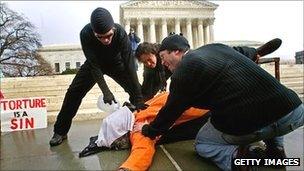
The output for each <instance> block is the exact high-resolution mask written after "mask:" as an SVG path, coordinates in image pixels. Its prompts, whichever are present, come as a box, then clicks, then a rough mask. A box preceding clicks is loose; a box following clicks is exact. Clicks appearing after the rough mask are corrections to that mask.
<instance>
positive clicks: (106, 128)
mask: <svg viewBox="0 0 304 171" xmlns="http://www.w3.org/2000/svg"><path fill="white" fill-rule="evenodd" d="M134 122H135V116H134V114H133V113H132V112H131V111H130V110H129V108H128V107H126V106H124V107H122V108H120V109H118V110H116V111H115V112H113V113H111V114H110V115H108V116H107V117H106V118H104V119H103V120H102V123H101V127H100V130H99V134H98V139H97V140H96V144H97V146H99V147H101V146H105V147H110V146H111V144H112V143H113V142H114V141H115V140H116V139H117V138H119V137H121V136H123V135H124V134H126V133H127V132H128V131H132V129H133V125H134Z"/></svg>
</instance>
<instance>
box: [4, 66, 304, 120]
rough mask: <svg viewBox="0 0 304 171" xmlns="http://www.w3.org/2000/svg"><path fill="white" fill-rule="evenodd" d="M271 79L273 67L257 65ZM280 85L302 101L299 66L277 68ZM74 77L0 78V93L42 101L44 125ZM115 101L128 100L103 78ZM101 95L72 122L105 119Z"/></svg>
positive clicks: (95, 93)
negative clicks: (99, 101) (99, 105)
mask: <svg viewBox="0 0 304 171" xmlns="http://www.w3.org/2000/svg"><path fill="white" fill-rule="evenodd" d="M261 67H263V68H264V69H266V70H267V71H268V72H269V73H271V74H272V75H274V65H269V64H267V65H266V64H264V65H261ZM280 68H281V70H280V75H281V82H282V83H283V84H284V85H286V86H287V87H289V88H291V89H293V90H295V91H296V92H297V93H298V94H299V96H300V97H301V98H302V100H303V93H304V88H303V78H304V77H303V65H281V66H280ZM138 75H139V80H140V82H142V66H141V67H140V68H139V71H138ZM74 76H75V75H56V76H41V77H26V78H25V77H19V78H2V79H1V91H2V92H3V94H4V96H5V98H23V97H39V96H40V97H46V98H47V111H48V121H49V122H54V121H55V119H56V116H57V114H58V112H59V110H60V108H61V105H62V101H63V98H64V95H65V93H66V90H67V88H68V86H69V85H70V83H71V82H72V80H73V78H74ZM105 79H106V81H107V83H108V85H109V87H110V89H111V90H112V92H113V93H114V95H115V97H116V99H117V100H118V101H119V102H120V103H121V104H122V103H123V102H124V101H126V100H128V98H129V95H128V94H127V93H125V92H124V91H123V89H122V88H121V87H120V86H119V85H118V84H117V83H116V82H114V81H113V80H112V79H111V78H109V77H105ZM100 94H101V91H100V89H99V87H98V86H97V85H95V86H94V87H93V89H92V90H91V91H89V93H88V94H87V95H86V97H85V98H84V99H83V101H82V104H81V106H80V108H79V110H78V113H77V115H76V117H75V118H74V120H87V119H101V118H103V117H104V116H106V113H103V112H102V111H100V110H99V109H97V105H96V102H97V99H98V97H99V95H100Z"/></svg>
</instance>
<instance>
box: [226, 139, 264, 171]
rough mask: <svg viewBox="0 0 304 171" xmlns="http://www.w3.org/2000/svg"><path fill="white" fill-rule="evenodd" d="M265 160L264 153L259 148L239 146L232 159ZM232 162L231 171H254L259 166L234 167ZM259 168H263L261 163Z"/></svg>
mask: <svg viewBox="0 0 304 171" xmlns="http://www.w3.org/2000/svg"><path fill="white" fill-rule="evenodd" d="M265 158H266V153H265V151H264V150H263V149H262V148H261V147H257V146H250V145H248V146H240V147H239V148H238V149H237V151H236V155H235V157H234V159H262V160H261V162H263V159H265ZM231 162H232V166H231V168H232V170H233V171H250V170H256V169H257V167H259V166H251V165H238V166H236V165H234V162H233V160H232V161H231ZM260 166H263V163H260Z"/></svg>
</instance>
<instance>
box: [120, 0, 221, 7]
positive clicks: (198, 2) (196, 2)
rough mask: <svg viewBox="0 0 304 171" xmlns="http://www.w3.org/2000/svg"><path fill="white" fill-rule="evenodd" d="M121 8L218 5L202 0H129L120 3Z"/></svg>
mask: <svg viewBox="0 0 304 171" xmlns="http://www.w3.org/2000/svg"><path fill="white" fill-rule="evenodd" d="M121 7H122V8H125V9H126V8H137V9H138V8H145V9H146V8H157V9H162V8H209V9H216V8H217V7H218V5H217V4H214V3H211V2H208V1H202V0H191V1H190V0H188V1H174V0H168V1H149V0H142V1H135V0H134V1H129V2H126V3H124V4H122V5H121Z"/></svg>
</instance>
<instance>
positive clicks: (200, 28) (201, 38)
mask: <svg viewBox="0 0 304 171" xmlns="http://www.w3.org/2000/svg"><path fill="white" fill-rule="evenodd" d="M197 30H198V46H202V45H204V34H203V32H204V30H203V21H202V20H201V19H198V22H197Z"/></svg>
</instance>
